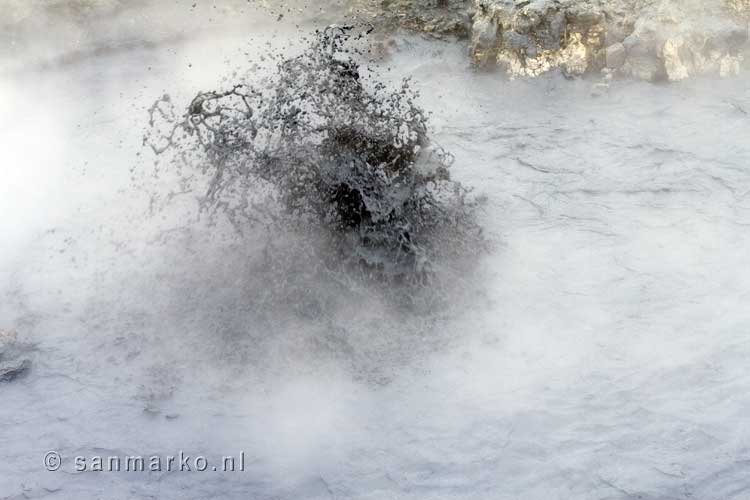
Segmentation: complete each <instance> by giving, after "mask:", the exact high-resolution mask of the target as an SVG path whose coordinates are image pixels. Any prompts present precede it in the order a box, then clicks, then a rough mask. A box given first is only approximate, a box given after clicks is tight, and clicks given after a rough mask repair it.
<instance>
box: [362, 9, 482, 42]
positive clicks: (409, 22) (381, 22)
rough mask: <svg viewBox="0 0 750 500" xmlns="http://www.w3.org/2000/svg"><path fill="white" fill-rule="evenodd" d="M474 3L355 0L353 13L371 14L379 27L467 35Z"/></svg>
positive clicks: (432, 33)
mask: <svg viewBox="0 0 750 500" xmlns="http://www.w3.org/2000/svg"><path fill="white" fill-rule="evenodd" d="M473 7H474V6H473V2H472V0H355V1H353V2H351V3H350V8H349V14H351V15H355V16H357V15H359V16H363V17H365V18H368V19H370V20H372V21H373V22H374V23H375V24H376V25H378V26H379V27H384V28H396V27H399V28H407V29H413V30H417V31H420V32H423V33H429V34H431V35H434V36H443V35H453V36H457V37H459V38H467V37H468V36H469V33H470V31H471V19H472V14H473Z"/></svg>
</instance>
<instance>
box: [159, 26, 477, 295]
mask: <svg viewBox="0 0 750 500" xmlns="http://www.w3.org/2000/svg"><path fill="white" fill-rule="evenodd" d="M370 31H371V29H358V28H355V27H352V26H343V27H329V28H327V29H325V30H322V31H317V32H316V33H315V34H314V35H313V36H312V37H311V38H310V39H309V40H308V46H307V48H306V49H305V50H304V51H303V52H302V53H301V54H300V55H297V56H295V57H288V56H284V55H282V54H276V53H271V54H270V55H269V57H270V59H271V60H272V61H273V62H275V64H276V67H275V70H274V71H272V72H271V74H270V76H266V77H263V78H258V77H257V76H256V77H254V78H253V76H252V75H251V76H249V77H248V78H247V79H246V81H241V82H240V83H234V84H231V85H230V87H229V88H228V89H227V90H223V91H208V92H201V93H199V94H198V95H196V96H195V97H194V98H193V100H192V102H191V103H190V104H189V106H187V110H186V111H185V112H184V113H182V114H180V113H178V112H177V111H176V109H175V105H174V103H173V100H172V99H171V97H170V96H169V95H165V96H164V97H163V98H162V99H160V100H159V101H157V102H156V103H155V104H154V105H153V106H152V107H151V109H150V123H151V129H149V130H148V132H147V136H146V142H147V143H148V144H149V145H150V146H151V147H152V148H153V150H154V152H155V153H156V154H157V155H158V156H159V158H162V157H164V156H166V157H167V158H168V161H167V163H168V164H169V165H170V166H171V167H172V168H173V169H174V170H175V171H177V172H179V181H178V182H179V184H180V185H181V186H182V187H183V189H187V190H194V189H202V190H204V193H205V194H204V195H203V196H201V198H200V205H201V208H202V210H203V211H204V212H207V213H209V214H210V215H211V216H212V217H215V216H216V215H219V214H220V215H225V216H227V218H228V219H229V220H230V221H231V222H232V223H233V224H234V226H235V227H236V228H238V229H240V230H243V228H246V227H252V226H255V227H258V226H260V227H264V228H265V229H266V230H267V233H268V235H269V241H268V247H267V248H266V251H265V252H264V255H265V256H266V261H265V262H264V268H266V269H278V270H279V271H280V272H281V273H282V274H283V275H284V276H289V274H290V273H289V271H291V270H292V269H291V268H290V266H291V267H292V268H294V271H295V273H294V274H295V275H297V276H299V275H300V274H305V273H306V272H307V273H309V274H311V276H310V278H313V277H314V278H315V279H316V280H317V279H319V278H320V274H321V273H323V274H328V275H332V276H333V277H334V279H335V280H337V281H339V282H340V281H341V280H342V278H343V274H346V276H347V277H350V276H351V275H352V273H353V274H354V275H356V276H358V277H360V278H364V279H365V280H366V281H372V280H375V281H377V282H379V283H382V284H386V285H387V286H391V287H392V286H394V285H398V286H400V285H406V286H407V288H408V293H409V294H411V292H413V291H414V289H415V288H420V289H422V288H425V287H431V286H433V285H434V284H435V283H436V281H439V280H440V279H441V277H440V273H439V272H437V271H436V268H437V267H438V266H440V267H442V269H450V271H451V279H453V280H455V279H456V278H457V277H458V276H460V275H461V274H462V272H463V271H464V270H463V269H460V264H459V261H461V259H462V258H465V257H466V256H467V255H468V254H472V255H476V254H477V253H479V252H481V251H482V250H483V249H484V248H485V246H486V243H485V241H484V240H483V237H482V234H481V230H480V228H479V227H478V225H477V224H476V222H475V217H474V212H475V209H476V203H475V202H474V201H472V200H471V199H470V197H469V191H468V189H466V188H465V187H463V186H462V185H461V184H460V183H458V182H456V181H453V180H451V179H450V176H449V173H448V169H449V167H450V165H451V163H452V161H453V157H452V156H451V155H450V154H449V153H447V152H446V151H444V150H443V149H442V148H441V147H440V146H438V145H437V144H435V143H434V142H432V141H431V140H430V139H429V137H428V120H427V115H426V113H425V111H424V110H423V109H421V108H420V107H419V106H418V104H417V103H416V99H417V97H418V94H417V93H416V92H415V91H414V90H412V88H411V87H410V83H409V81H408V80H404V81H403V82H402V83H401V85H400V86H399V87H397V88H394V89H391V88H389V87H388V86H386V85H385V84H383V83H381V81H380V80H379V79H378V75H377V73H374V72H372V71H370V70H369V69H368V68H364V67H362V66H361V65H360V63H359V62H358V60H357V58H361V57H362V56H363V55H364V52H365V51H366V50H367V43H366V36H367V34H369V33H370ZM163 164H164V162H161V161H160V162H158V165H159V167H161V166H162V165H163ZM157 198H158V196H157ZM162 201H163V200H162ZM157 203H158V202H157ZM289 232H291V233H294V234H295V235H296V236H297V237H298V238H297V240H296V241H297V248H291V249H290V247H289V245H288V244H285V245H284V247H279V246H277V245H275V244H274V236H275V235H278V234H280V233H289ZM302 255H304V257H303V261H300V260H299V259H300V256H302ZM292 261H295V262H294V263H292ZM305 270H307V271H305ZM342 273H343V274H342ZM313 275H314V276H313ZM272 281H273V282H276V281H278V280H272ZM285 282H286V283H287V284H288V280H285ZM310 283H312V281H311V282H310ZM308 285H309V283H308ZM308 288H309V287H308ZM287 291H288V290H287ZM399 297H400V298H401V299H403V298H404V296H403V295H399Z"/></svg>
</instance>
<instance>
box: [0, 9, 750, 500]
mask: <svg viewBox="0 0 750 500" xmlns="http://www.w3.org/2000/svg"><path fill="white" fill-rule="evenodd" d="M274 20H275V17H274ZM252 28H253V29H252V31H253V33H252V35H253V41H251V42H249V41H248V38H247V36H239V35H238V36H230V35H224V36H219V35H217V34H216V33H212V34H211V36H210V37H208V36H205V37H202V35H195V37H194V38H192V39H190V40H186V41H181V42H177V41H174V42H172V43H164V44H161V45H158V46H154V47H150V48H134V49H127V48H123V49H122V50H117V51H113V52H112V51H107V52H106V53H102V54H98V55H91V56H88V57H82V58H79V59H77V60H73V61H68V62H66V63H65V64H58V65H51V66H49V65H48V66H46V67H44V68H43V69H34V68H35V67H34V66H33V65H29V67H28V68H26V69H25V70H14V71H13V72H8V73H6V74H5V75H4V76H3V77H2V79H0V134H2V148H0V164H2V165H3V167H4V168H3V175H4V178H3V183H2V184H1V185H0V213H2V216H0V235H1V237H0V329H2V330H5V331H11V330H13V331H16V332H17V333H18V337H17V339H16V340H10V336H9V335H7V334H6V335H5V337H4V338H7V340H3V342H5V344H0V345H7V346H9V347H7V352H5V354H4V357H5V358H9V359H10V360H11V362H13V361H14V360H19V359H28V360H29V362H30V363H31V364H30V365H29V367H27V368H26V369H25V371H24V372H23V373H22V374H21V375H20V376H18V377H17V378H14V379H12V380H7V381H3V382H0V401H1V403H0V429H2V431H1V432H0V498H2V499H22V498H35V499H36V498H45V499H46V498H49V499H74V498H75V499H79V498H107V499H130V498H133V499H141V498H158V499H163V500H166V499H209V498H210V499H240V498H242V499H258V500H260V499H317V498H320V499H329V498H336V499H350V498H351V499H393V498H400V499H415V500H416V499H419V500H424V499H459V498H461V499H508V500H510V499H539V500H551V499H561V500H562V499H566V500H569V499H587V500H588V499H591V500H600V499H601V500H603V499H631V498H640V499H653V500H656V499H660V500H666V499H696V500H712V499H716V500H720V499H721V500H727V499H737V500H740V499H747V498H750V479H749V477H750V476H749V474H748V470H749V469H748V467H750V423H749V422H750V420H749V419H750V371H748V366H750V337H749V336H748V333H750V308H748V303H749V302H750V252H748V249H749V248H750V170H748V169H750V141H748V137H750V87H749V86H748V81H750V80H748V77H749V76H750V75H748V74H747V73H743V74H742V75H740V76H739V77H738V78H734V79H727V80H708V79H692V80H686V81H683V82H679V83H676V84H671V85H656V84H651V83H642V82H632V81H616V82H614V83H613V84H612V85H611V86H610V87H609V88H608V89H606V90H604V91H602V90H599V91H597V95H596V96H594V95H592V91H591V89H592V84H593V82H592V81H588V80H586V79H578V80H567V79H565V78H562V77H560V76H555V75H549V76H544V77H541V78H539V79H536V80H516V81H508V80H507V79H505V78H503V77H502V76H500V75H497V74H491V73H478V72H476V71H473V70H472V69H471V68H470V67H469V65H468V59H467V57H466V51H465V48H464V47H463V46H461V45H460V44H457V43H454V42H446V41H435V40H427V39H423V38H421V37H417V36H408V35H399V36H397V37H395V42H394V44H393V45H391V49H390V51H391V55H390V56H389V58H387V59H386V60H384V61H382V62H378V63H373V64H376V65H380V66H381V67H382V69H384V71H383V73H384V74H386V75H388V81H389V83H391V84H394V85H395V84H398V82H399V81H400V79H401V78H402V77H406V76H411V77H412V78H413V85H414V86H415V88H417V89H418V90H420V92H421V96H420V104H421V106H422V107H424V108H425V109H426V110H428V111H430V112H431V113H432V116H431V126H432V136H433V138H434V139H435V140H436V141H437V142H438V143H439V144H440V145H441V146H442V147H444V148H445V149H446V150H448V151H451V152H452V153H453V154H454V155H455V157H456V161H455V164H454V165H453V167H452V175H453V177H454V179H456V180H458V181H460V182H462V183H464V184H465V185H468V186H470V187H472V188H473V189H474V193H475V195H477V196H478V197H480V198H482V199H483V203H482V208H481V211H480V214H479V218H480V221H479V222H480V224H481V225H482V226H483V227H484V229H485V233H486V235H487V237H488V239H489V240H490V241H491V242H492V245H491V249H490V250H489V251H488V252H487V253H486V254H485V255H484V256H483V257H482V258H481V259H478V260H477V262H476V269H475V270H474V271H473V273H472V274H471V276H470V277H468V278H467V279H466V280H464V281H463V282H462V283H461V286H460V287H456V289H454V290H449V291H448V293H447V294H444V295H445V296H446V297H447V302H448V303H447V305H446V306H445V307H442V308H440V309H439V311H435V310H427V311H425V310H419V311H414V310H411V309H410V308H403V307H398V306H397V305H396V304H393V303H392V301H389V300H388V298H387V297H383V296H382V295H381V294H380V293H379V292H376V291H372V290H361V289H358V290H357V291H356V293H352V294H348V295H346V296H336V292H335V291H330V290H329V291H326V293H327V294H328V296H333V297H334V299H335V300H332V301H331V305H330V307H329V308H328V309H325V310H323V311H318V313H316V314H315V315H313V316H312V317H311V316H310V315H305V314H303V313H301V312H300V310H298V309H296V308H295V307H293V306H294V304H289V303H285V302H283V301H282V299H278V300H277V301H276V302H273V300H271V302H270V306H269V309H268V310H265V311H260V312H259V311H258V309H257V308H256V307H254V305H253V300H254V298H255V297H256V296H257V290H258V289H260V288H264V287H265V288H269V287H272V286H273V285H272V284H270V283H268V282H265V281H264V278H262V277H266V276H267V274H263V273H260V272H259V271H258V269H257V265H256V264H257V262H256V261H257V256H258V254H259V252H261V247H262V245H261V241H262V240H263V237H264V236H263V235H262V234H261V233H260V232H258V233H253V232H252V231H251V232H249V233H246V234H243V235H238V234H237V233H236V232H234V230H233V229H232V228H231V227H228V226H227V225H222V224H221V223H219V224H217V225H211V224H209V223H207V222H206V221H204V220H199V221H196V222H193V220H194V215H195V214H194V210H193V203H192V200H191V195H190V194H183V195H178V196H176V197H175V198H174V202H173V203H172V204H171V206H170V208H169V209H168V210H166V211H164V212H157V213H156V214H155V215H149V198H148V196H146V193H145V192H143V191H141V190H138V189H134V187H133V186H134V181H133V180H132V177H135V178H136V180H137V182H136V183H135V184H141V183H142V181H143V177H142V176H143V172H144V171H148V170H144V169H147V168H148V167H149V166H150V165H152V164H153V158H152V157H151V156H150V151H149V150H148V149H147V148H144V147H143V145H142V136H143V131H144V128H145V127H146V125H147V120H148V115H147V113H146V109H147V108H148V106H150V105H151V104H152V103H153V102H154V101H155V100H156V99H158V98H159V97H160V96H161V95H162V94H163V93H164V92H165V91H168V92H170V93H171V94H172V95H173V99H175V100H178V101H179V100H180V99H182V100H183V101H184V102H189V99H190V98H191V97H192V96H193V95H194V94H195V93H196V92H198V91H200V90H207V89H212V88H216V87H217V86H219V85H220V81H221V78H222V77H223V76H231V72H232V71H233V69H234V68H240V69H245V70H247V68H243V67H242V64H243V61H245V60H246V59H247V58H246V56H245V55H244V54H245V53H251V54H259V53H261V51H262V50H264V49H263V47H266V43H271V44H273V45H276V46H279V47H290V48H289V50H296V49H295V47H297V41H298V39H299V37H300V33H302V32H304V30H303V31H299V30H297V29H295V28H294V26H290V25H286V24H284V23H283V22H282V23H275V22H274V23H269V22H266V21H263V20H259V21H258V23H257V25H255V26H253V27H252ZM226 61H229V63H227V62H226ZM387 67H389V68H390V70H388V71H385V68H387ZM153 184H154V185H155V186H160V185H162V184H163V186H162V187H163V188H164V189H166V190H174V191H179V189H178V188H177V187H175V186H170V185H169V178H159V179H154V180H153ZM287 238H293V237H292V236H288V237H287ZM281 243H282V244H284V242H283V241H282V242H281ZM287 243H288V244H289V246H293V244H294V242H293V241H287ZM277 278H278V279H279V280H283V279H291V278H292V277H291V276H285V275H284V273H283V272H282V273H280V274H278V276H277ZM326 286H328V285H327V284H324V283H321V284H320V289H315V290H313V291H312V292H311V293H313V294H315V293H318V292H320V293H323V292H324V290H323V288H325V287H326ZM272 297H274V295H272ZM303 312H304V311H303ZM0 361H3V362H5V359H0ZM51 451H54V452H56V453H59V456H60V457H61V458H62V463H61V464H60V467H59V470H56V471H47V470H46V469H45V465H47V466H48V465H49V464H45V462H44V458H45V454H47V453H48V452H51ZM180 451H183V452H184V454H186V455H189V456H190V457H192V458H194V457H196V456H198V455H202V456H204V457H206V459H207V462H208V470H206V471H205V472H199V471H196V470H195V466H194V465H195V464H194V461H192V460H191V462H190V466H191V469H192V470H191V471H189V472H188V471H179V470H178V471H171V472H167V471H161V472H158V471H157V472H125V471H120V472H97V471H92V470H90V469H91V468H92V461H91V460H92V457H95V456H102V457H105V460H106V457H109V456H119V457H126V456H143V457H150V456H153V455H157V456H162V457H166V456H170V455H178V454H179V452H180ZM227 455H232V456H234V457H236V458H237V459H238V460H239V457H240V456H242V457H243V461H244V471H234V472H223V471H214V470H213V466H215V465H218V464H219V462H220V461H221V457H223V456H227ZM77 456H80V457H86V458H87V460H88V463H87V466H88V469H89V470H86V471H78V470H77V469H76V463H75V458H74V457H77ZM123 468H124V465H123ZM146 469H148V462H147V463H146Z"/></svg>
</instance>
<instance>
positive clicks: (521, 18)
mask: <svg viewBox="0 0 750 500" xmlns="http://www.w3.org/2000/svg"><path fill="white" fill-rule="evenodd" d="M749 5H750V2H748V0H728V1H723V0H616V1H615V0H515V1H514V0H476V9H475V12H474V17H473V25H472V33H471V55H472V59H473V61H474V62H475V63H476V64H477V65H478V66H482V67H488V66H499V67H500V68H501V69H503V70H505V71H506V72H507V73H508V74H509V75H511V76H537V75H539V74H542V73H544V72H547V71H549V70H551V69H555V68H559V69H561V70H562V71H563V72H564V73H565V74H568V75H581V74H584V73H587V72H593V71H599V70H602V69H604V68H608V69H610V70H616V71H617V72H618V73H619V74H622V75H627V76H633V77H635V78H639V79H644V80H651V81H655V80H664V79H668V80H671V81H674V80H681V79H684V78H687V77H690V76H696V75H705V74H710V75H720V76H731V75H736V74H737V73H739V71H740V66H741V63H742V61H743V55H742V52H743V49H744V48H745V47H746V44H747V40H748V21H747V19H748V13H750V7H749Z"/></svg>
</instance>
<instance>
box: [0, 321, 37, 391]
mask: <svg viewBox="0 0 750 500" xmlns="http://www.w3.org/2000/svg"><path fill="white" fill-rule="evenodd" d="M29 350H30V346H28V345H26V344H22V343H19V342H18V335H17V334H16V332H8V331H3V330H0V383H3V382H12V381H14V380H16V379H17V378H19V377H22V376H24V375H26V373H27V372H28V371H29V369H30V368H31V360H30V359H29V358H28V357H26V354H28V351H29Z"/></svg>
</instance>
